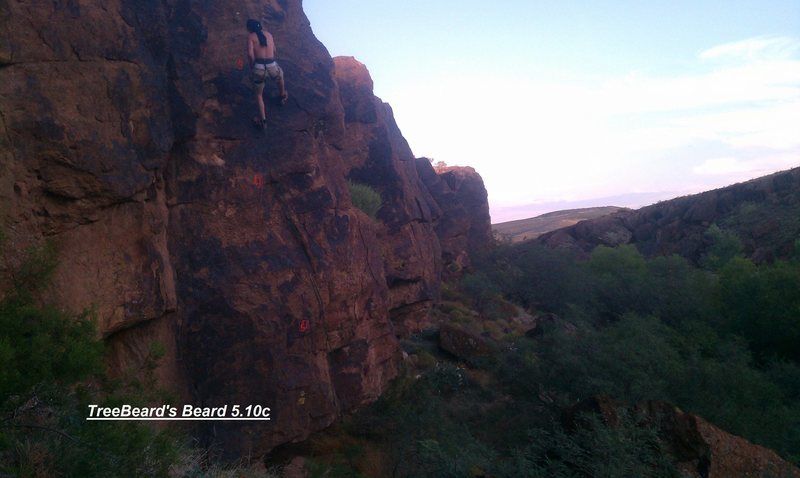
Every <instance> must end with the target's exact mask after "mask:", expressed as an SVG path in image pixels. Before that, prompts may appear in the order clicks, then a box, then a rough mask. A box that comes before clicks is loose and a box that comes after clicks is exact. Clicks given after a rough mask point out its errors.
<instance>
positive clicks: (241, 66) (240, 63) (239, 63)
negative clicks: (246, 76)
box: [236, 57, 244, 70]
mask: <svg viewBox="0 0 800 478" xmlns="http://www.w3.org/2000/svg"><path fill="white" fill-rule="evenodd" d="M236 66H237V67H239V69H240V70H244V58H242V57H239V59H238V60H236Z"/></svg>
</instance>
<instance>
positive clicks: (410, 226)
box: [0, 0, 490, 457]
mask: <svg viewBox="0 0 800 478" xmlns="http://www.w3.org/2000/svg"><path fill="white" fill-rule="evenodd" d="M247 18H258V19H260V20H261V22H262V24H263V25H264V26H265V28H267V29H268V30H269V31H270V32H272V34H273V35H274V38H275V42H276V46H277V51H278V57H279V58H278V60H279V62H280V64H281V66H282V67H283V69H284V71H285V74H286V83H287V88H288V89H289V93H290V101H289V103H288V104H287V105H286V106H284V107H279V106H277V104H275V102H274V101H270V102H268V105H267V108H268V116H269V120H268V121H269V129H268V130H267V131H266V132H260V131H255V130H253V129H252V127H251V124H250V119H251V118H252V117H253V116H254V115H255V114H256V107H255V101H254V98H253V95H252V93H251V89H250V83H249V78H248V71H247V67H246V66H244V65H245V63H246V53H245V48H244V45H245V43H244V41H245V35H246V32H245V28H244V25H245V21H246V20H247ZM11 32H13V35H12V34H11ZM267 91H268V92H269V91H271V92H272V94H273V95H275V94H277V91H276V89H275V87H274V86H272V85H268V90H267ZM420 169H422V170H423V172H422V173H420V171H419V170H420ZM429 173H430V171H427V170H424V168H420V167H419V164H418V161H416V160H415V158H414V156H413V155H412V153H411V150H410V149H409V147H408V145H407V144H406V142H405V140H404V139H403V137H402V135H401V134H400V131H399V129H398V127H397V125H396V124H395V122H394V119H393V117H392V113H391V110H390V109H389V107H388V105H385V104H383V103H382V102H381V101H380V100H379V99H377V98H375V97H374V95H373V93H372V81H371V79H370V78H369V75H368V73H367V71H366V68H365V67H364V66H363V65H361V64H360V63H358V62H356V61H355V60H353V59H351V58H339V59H336V60H335V61H334V60H332V59H331V58H330V56H329V55H328V53H327V51H326V50H325V48H324V47H323V46H322V45H321V44H320V43H319V42H318V41H317V40H316V39H315V38H314V36H313V34H312V32H311V29H310V26H309V22H308V20H307V18H306V17H305V15H304V13H303V11H302V8H301V2H300V0H264V1H255V0H246V1H243V2H238V3H237V4H236V5H235V6H232V5H231V3H230V2H223V1H220V0H212V1H208V2H189V1H186V0H175V1H172V0H170V1H166V2H153V1H141V2H130V1H125V0H107V1H103V2H99V1H98V2H91V1H81V2H73V1H69V2H50V3H43V2H33V3H31V2H23V1H21V0H9V1H6V2H3V3H2V4H0V212H2V221H3V223H2V227H3V229H4V231H5V236H6V237H7V239H8V240H7V243H6V249H7V251H6V253H7V254H8V255H10V256H14V255H15V254H19V252H20V251H22V250H23V249H25V248H26V247H27V246H28V245H30V244H34V243H37V242H39V241H41V240H42V239H44V238H51V239H53V240H55V242H56V243H57V244H58V246H59V247H60V250H61V254H60V260H61V262H60V264H59V266H58V269H57V271H56V274H55V278H54V282H53V284H52V287H51V295H52V296H51V297H49V299H53V300H55V301H56V302H57V303H58V304H60V305H62V306H64V307H68V308H71V309H74V310H80V309H83V308H86V307H90V306H91V307H93V308H94V309H95V310H96V313H97V317H98V320H99V329H100V330H99V332H100V334H101V335H102V336H103V337H104V338H105V339H106V341H107V342H108V343H109V345H110V348H111V351H112V353H111V362H112V363H111V365H112V368H115V369H116V370H122V369H125V368H129V367H136V366H137V364H139V363H140V362H141V361H142V360H143V359H144V358H145V357H146V356H147V354H148V350H149V347H150V344H151V343H152V342H159V343H161V344H162V345H164V346H165V348H166V350H167V354H166V356H165V358H164V359H163V361H162V366H161V368H160V369H159V377H160V379H161V382H162V384H163V385H165V386H167V387H168V388H171V389H173V390H174V391H176V392H177V393H178V394H179V395H180V396H181V398H182V400H184V401H185V403H191V404H194V405H197V406H219V405H224V404H229V405H230V404H239V405H241V406H246V405H250V404H253V405H256V404H259V405H264V406H268V407H270V408H271V410H272V415H271V416H272V421H271V422H260V423H257V422H239V423H234V424H231V423H225V422H217V424H216V426H215V427H213V428H212V427H210V426H209V427H207V428H201V429H200V430H199V431H198V433H199V434H200V436H201V437H203V438H204V439H205V442H206V443H207V444H209V445H213V446H216V447H218V448H219V449H220V450H221V451H222V452H223V453H224V454H225V455H226V456H228V457H238V456H240V455H241V454H242V453H260V452H263V451H265V450H268V449H269V448H271V447H273V446H275V445H277V444H280V443H285V442H289V441H296V440H301V439H303V438H305V437H306V436H308V434H309V433H310V432H312V431H315V430H319V429H321V428H323V427H325V426H327V425H329V424H330V423H331V422H332V421H333V420H335V418H336V417H337V416H338V415H339V414H340V413H341V412H342V411H345V410H349V409H352V408H354V407H357V406H359V405H360V404H363V403H365V402H367V401H370V400H374V399H375V398H376V397H377V396H378V395H379V394H380V393H381V392H382V390H383V389H384V388H385V387H386V385H387V383H388V382H389V381H390V380H391V379H392V378H393V377H394V376H395V375H396V373H397V366H398V360H399V352H398V350H399V349H398V345H397V338H396V337H397V335H398V334H403V333H406V332H408V331H411V330H413V329H415V328H416V327H418V326H419V325H420V324H422V323H424V321H425V317H426V313H427V310H428V309H429V308H430V306H431V304H432V303H433V302H434V301H436V300H437V298H438V289H439V281H440V276H441V271H442V254H443V251H444V255H445V260H446V261H451V260H452V259H451V258H452V257H462V256H463V257H468V251H467V249H468V248H469V247H472V245H473V244H476V243H477V242H480V241H479V240H477V239H475V238H476V237H478V236H479V235H481V234H483V232H473V231H477V230H484V229H485V231H489V227H490V226H489V221H488V205H486V201H485V190H482V191H483V192H482V193H481V191H480V190H478V188H477V183H478V182H479V177H478V176H477V174H474V172H473V173H469V174H464V175H459V173H455V172H454V173H453V174H452V175H451V176H452V177H448V176H446V175H445V178H444V179H439V180H440V181H442V182H443V183H446V184H447V188H449V189H447V188H445V187H444V186H443V185H442V184H439V185H438V186H437V185H436V182H437V177H432V176H431V177H429ZM448 174H449V173H448ZM421 176H422V177H424V178H426V179H425V181H423V179H422V178H421ZM347 179H352V180H355V181H358V182H362V183H365V184H368V185H370V186H372V187H373V188H374V189H375V190H376V191H378V192H379V193H380V194H381V197H382V199H383V205H382V207H381V209H380V211H379V213H378V220H372V219H370V218H369V217H367V216H366V215H365V214H364V213H362V212H361V211H359V210H358V209H357V208H355V207H353V205H352V202H351V198H350V194H349V192H348V186H347ZM480 186H481V187H480V189H482V183H481V184H480ZM472 193H475V194H476V196H474V200H475V201H476V202H475V203H471V204H470V205H469V207H467V208H464V209H463V211H462V210H460V209H459V207H460V206H458V205H457V202H458V201H461V200H466V199H465V198H467V197H471V196H469V194H472ZM481 202H482V203H481ZM484 211H486V212H487V213H486V214H485V217H484V215H483V212H484ZM471 212H473V213H475V214H474V215H473V217H472V219H471V222H470V223H469V224H470V225H469V226H468V227H466V229H464V228H463V225H464V224H466V222H465V221H467V222H469V220H468V219H466V218H465V217H462V215H463V214H467V215H469V213H471ZM453 214H457V216H458V217H457V218H456V217H454V216H453ZM484 221H485V224H483V222H484ZM450 222H453V223H458V224H461V225H462V226H459V227H453V226H449V225H446V224H449V223H450ZM462 230H463V231H465V232H464V234H466V235H464V236H462V235H461V234H462V232H461V231H462ZM440 237H441V240H440ZM487 237H489V236H488V232H487ZM264 423H267V424H266V425H264ZM200 426H201V427H203V426H204V425H200Z"/></svg>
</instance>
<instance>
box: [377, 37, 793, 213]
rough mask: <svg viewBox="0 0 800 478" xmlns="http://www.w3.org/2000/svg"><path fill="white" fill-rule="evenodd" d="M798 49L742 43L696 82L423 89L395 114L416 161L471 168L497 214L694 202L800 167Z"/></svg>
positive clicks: (437, 81) (458, 81) (412, 87)
mask: <svg viewBox="0 0 800 478" xmlns="http://www.w3.org/2000/svg"><path fill="white" fill-rule="evenodd" d="M798 45H800V42H798V41H797V40H795V39H790V38H784V37H759V38H755V39H749V40H743V41H740V42H734V43H729V44H724V45H719V46H716V47H713V48H710V49H708V50H705V51H704V52H702V53H701V54H700V55H699V56H698V57H697V58H695V63H694V64H693V65H692V66H691V68H690V70H684V71H683V72H678V73H675V74H672V75H661V76H652V75H645V74H642V73H632V74H628V75H626V76H623V77H617V78H608V79H607V80H606V81H605V82H603V83H600V84H597V83H594V84H592V83H588V82H586V81H583V79H581V78H575V79H574V81H572V82H568V81H566V82H547V81H542V80H538V79H536V78H526V77H519V76H517V77H508V76H503V75H500V74H496V75H492V73H491V72H487V74H486V75H485V76H481V78H480V84H476V80H475V78H474V77H471V76H468V77H465V78H455V79H454V78H452V77H443V78H431V77H426V78H424V79H420V80H418V81H419V83H418V84H406V85H404V91H403V92H402V94H397V95H394V96H393V98H391V102H392V103H394V106H395V113H396V114H397V115H398V121H399V124H400V125H401V127H402V128H403V132H404V133H405V134H406V137H407V138H408V139H409V142H410V144H411V145H412V147H413V149H414V151H415V153H417V154H422V155H426V156H432V157H434V158H435V159H436V160H443V161H446V162H447V163H449V164H467V165H470V166H473V167H475V168H476V169H477V170H478V171H479V172H480V173H481V175H482V176H483V178H484V181H485V182H486V186H487V189H488V190H489V198H490V200H491V202H492V204H493V207H494V206H498V205H514V204H524V203H530V202H534V201H541V200H564V199H583V198H588V197H600V196H603V195H605V196H608V195H613V194H618V193H619V192H621V191H631V190H633V189H635V188H640V189H642V190H653V191H655V190H672V191H678V190H681V191H682V190H684V189H686V188H688V187H690V186H691V189H692V191H693V192H698V191H700V190H702V189H703V188H711V187H718V186H720V185H724V184H729V182H735V181H739V180H744V179H748V178H750V177H755V176H758V175H763V174H768V173H770V172H773V171H777V170H780V169H786V168H789V167H794V166H797V165H798V164H800V135H798V134H797V133H796V131H795V130H796V129H797V128H796V125H797V124H800V58H798V53H800V48H798ZM483 85H489V88H490V89H488V90H483V89H482V87H483ZM395 101H397V103H395ZM689 182H691V184H689ZM654 188H655V189H654Z"/></svg>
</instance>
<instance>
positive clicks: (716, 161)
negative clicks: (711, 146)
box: [692, 157, 750, 176]
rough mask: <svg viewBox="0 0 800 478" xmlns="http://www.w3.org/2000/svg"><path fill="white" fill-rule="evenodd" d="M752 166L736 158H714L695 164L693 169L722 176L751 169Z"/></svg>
mask: <svg viewBox="0 0 800 478" xmlns="http://www.w3.org/2000/svg"><path fill="white" fill-rule="evenodd" d="M749 169H750V167H749V166H748V165H747V164H746V163H744V162H742V161H739V160H738V159H736V158H731V157H728V158H712V159H707V160H705V161H703V163H702V164H700V165H699V166H695V167H694V168H693V169H692V171H693V172H694V173H695V174H700V175H703V176H722V175H728V174H733V173H743V172H747V171H749Z"/></svg>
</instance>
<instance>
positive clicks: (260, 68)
mask: <svg viewBox="0 0 800 478" xmlns="http://www.w3.org/2000/svg"><path fill="white" fill-rule="evenodd" d="M247 31H248V32H250V34H249V35H247V57H248V58H249V59H250V68H251V69H252V73H251V79H252V80H253V89H254V91H255V94H256V102H257V103H258V110H259V112H260V113H261V117H260V118H255V119H254V120H253V121H254V123H255V125H256V127H259V128H266V127H267V112H266V108H265V107H264V96H263V95H264V82H265V81H266V80H267V78H268V77H269V78H270V79H272V80H274V81H275V83H277V84H278V88H279V89H280V90H281V104H286V100H287V99H288V98H289V93H287V92H286V87H285V85H284V84H283V70H282V69H281V67H280V66H279V65H278V62H276V61H275V41H274V40H273V39H272V35H270V33H269V32H268V31H263V30H262V29H261V24H260V23H259V22H258V21H257V20H253V19H250V20H247Z"/></svg>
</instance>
